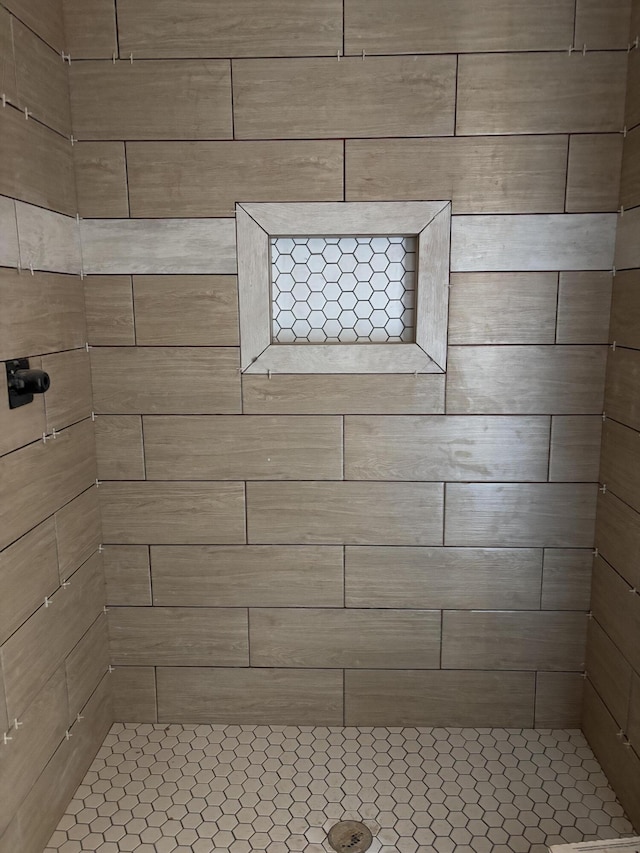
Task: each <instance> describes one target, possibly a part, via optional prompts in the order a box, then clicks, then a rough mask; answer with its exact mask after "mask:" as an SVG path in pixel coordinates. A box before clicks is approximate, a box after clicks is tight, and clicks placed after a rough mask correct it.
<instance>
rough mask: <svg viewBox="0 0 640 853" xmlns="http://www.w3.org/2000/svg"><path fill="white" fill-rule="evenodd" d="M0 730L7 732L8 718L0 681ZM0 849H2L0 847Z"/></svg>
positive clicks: (8, 726) (0, 842)
mask: <svg viewBox="0 0 640 853" xmlns="http://www.w3.org/2000/svg"><path fill="white" fill-rule="evenodd" d="M0 728H1V729H2V731H3V732H8V731H9V728H10V725H9V718H8V717H7V702H6V698H5V695H4V684H3V683H2V682H1V681H0ZM1 844H2V838H0V845H1ZM0 849H2V848H1V847H0Z"/></svg>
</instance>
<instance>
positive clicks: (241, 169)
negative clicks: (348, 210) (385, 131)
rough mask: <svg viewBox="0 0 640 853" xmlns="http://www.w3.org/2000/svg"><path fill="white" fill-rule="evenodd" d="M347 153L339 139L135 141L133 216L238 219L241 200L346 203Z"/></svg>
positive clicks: (130, 165) (130, 159)
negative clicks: (345, 157)
mask: <svg viewBox="0 0 640 853" xmlns="http://www.w3.org/2000/svg"><path fill="white" fill-rule="evenodd" d="M342 153H343V145H342V142H340V141H338V140H327V141H301V142H296V141H284V140H283V141H278V142H276V141H266V142H132V143H130V144H129V145H127V170H128V180H129V195H130V199H131V215H132V216H151V217H153V216H234V215H235V205H236V202H237V201H245V200H250V201H271V202H274V201H342V198H343V195H342V177H343V157H342ZM125 215H126V214H125Z"/></svg>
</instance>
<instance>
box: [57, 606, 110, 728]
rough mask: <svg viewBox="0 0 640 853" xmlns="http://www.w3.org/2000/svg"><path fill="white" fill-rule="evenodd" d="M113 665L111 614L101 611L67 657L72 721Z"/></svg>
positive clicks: (70, 718)
mask: <svg viewBox="0 0 640 853" xmlns="http://www.w3.org/2000/svg"><path fill="white" fill-rule="evenodd" d="M108 666H109V635H108V633H107V617H106V616H105V614H100V616H98V618H97V619H96V621H95V622H94V623H93V625H92V626H91V627H90V628H89V630H88V631H87V633H86V634H85V635H84V637H82V639H81V640H80V641H79V642H78V644H77V645H76V646H75V648H73V649H72V650H71V652H70V653H69V654H68V655H67V658H66V660H65V670H66V674H67V689H68V692H69V718H68V720H69V723H71V722H72V721H73V720H75V719H76V715H77V714H79V713H80V711H81V710H82V708H83V707H84V704H85V702H86V701H87V699H88V698H89V697H90V696H91V694H92V693H93V691H94V690H95V689H96V687H97V686H98V684H99V683H100V681H101V679H102V678H103V676H104V674H105V672H106V671H107V668H108Z"/></svg>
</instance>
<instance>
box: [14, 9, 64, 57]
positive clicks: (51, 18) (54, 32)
mask: <svg viewBox="0 0 640 853" xmlns="http://www.w3.org/2000/svg"><path fill="white" fill-rule="evenodd" d="M4 5H5V6H6V7H7V9H8V10H9V11H10V12H12V13H13V14H14V15H15V16H16V18H19V20H21V21H22V22H23V24H26V25H27V26H28V27H29V29H30V30H33V31H34V33H38V35H39V36H40V37H41V38H42V39H44V41H46V42H47V44H49V45H51V47H52V48H53V49H54V50H56V51H58V53H59V52H60V51H61V50H63V49H64V48H65V47H66V40H65V33H64V15H63V12H62V0H51V2H48V3H44V4H43V3H42V0H6V2H5V3H4Z"/></svg>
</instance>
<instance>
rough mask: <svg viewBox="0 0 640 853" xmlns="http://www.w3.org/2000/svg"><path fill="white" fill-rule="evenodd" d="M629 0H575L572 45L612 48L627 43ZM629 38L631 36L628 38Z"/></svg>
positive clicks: (629, 12) (603, 48)
mask: <svg viewBox="0 0 640 853" xmlns="http://www.w3.org/2000/svg"><path fill="white" fill-rule="evenodd" d="M630 14H631V0H613V2H609V3H605V4H604V5H603V4H602V3H599V2H598V0H578V2H577V4H576V34H575V39H574V41H575V44H576V46H577V47H581V46H582V45H583V44H586V45H587V47H588V48H589V49H592V50H615V49H621V48H625V47H627V45H628V44H629V41H630V39H629V17H630ZM631 40H633V39H631Z"/></svg>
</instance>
